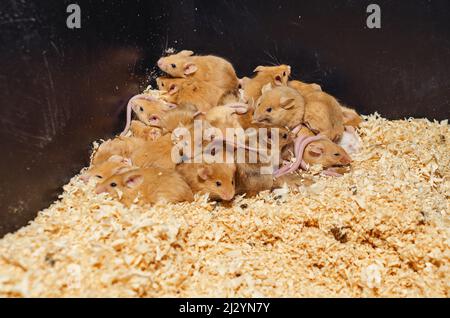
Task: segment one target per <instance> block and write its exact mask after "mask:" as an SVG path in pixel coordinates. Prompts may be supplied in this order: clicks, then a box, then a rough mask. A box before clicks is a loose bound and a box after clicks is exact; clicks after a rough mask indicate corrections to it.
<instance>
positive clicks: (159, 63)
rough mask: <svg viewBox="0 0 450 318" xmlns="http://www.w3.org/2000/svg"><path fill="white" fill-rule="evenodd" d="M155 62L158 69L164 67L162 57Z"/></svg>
mask: <svg viewBox="0 0 450 318" xmlns="http://www.w3.org/2000/svg"><path fill="white" fill-rule="evenodd" d="M157 64H158V67H159V68H160V69H163V68H164V60H163V59H162V58H160V59H159V60H158V62H157Z"/></svg>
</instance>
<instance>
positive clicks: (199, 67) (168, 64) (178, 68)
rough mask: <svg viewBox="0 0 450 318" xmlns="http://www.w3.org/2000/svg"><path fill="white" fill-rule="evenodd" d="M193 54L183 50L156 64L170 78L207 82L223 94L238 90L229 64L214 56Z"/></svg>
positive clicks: (234, 74) (235, 78) (233, 72)
mask: <svg viewBox="0 0 450 318" xmlns="http://www.w3.org/2000/svg"><path fill="white" fill-rule="evenodd" d="M193 54H194V52H192V51H188V50H183V51H181V52H179V53H176V54H172V55H169V56H166V57H162V58H160V59H159V61H158V63H157V64H158V67H159V68H160V69H161V70H162V71H164V72H166V73H167V74H169V75H170V76H172V77H192V78H195V79H197V80H201V81H205V82H208V83H210V84H212V85H214V86H216V87H219V88H221V89H223V90H224V91H225V92H231V91H234V90H236V89H237V88H238V85H239V82H238V78H237V76H236V72H235V70H234V68H233V65H231V63H230V62H228V61H227V60H225V59H223V58H221V57H218V56H214V55H205V56H194V55H193Z"/></svg>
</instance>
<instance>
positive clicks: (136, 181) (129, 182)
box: [124, 174, 144, 189]
mask: <svg viewBox="0 0 450 318" xmlns="http://www.w3.org/2000/svg"><path fill="white" fill-rule="evenodd" d="M124 181H125V185H126V186H127V187H128V188H130V189H133V188H136V187H138V186H140V185H141V184H142V183H143V182H144V176H143V175H141V174H130V175H128V176H126V177H125V180H124Z"/></svg>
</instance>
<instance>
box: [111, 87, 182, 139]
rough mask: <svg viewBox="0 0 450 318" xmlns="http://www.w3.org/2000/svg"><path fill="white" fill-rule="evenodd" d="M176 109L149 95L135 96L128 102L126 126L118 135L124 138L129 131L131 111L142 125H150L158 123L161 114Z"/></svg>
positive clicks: (174, 106)
mask: <svg viewBox="0 0 450 318" xmlns="http://www.w3.org/2000/svg"><path fill="white" fill-rule="evenodd" d="M176 107H177V105H175V104H173V103H169V102H166V101H164V100H162V99H160V98H156V97H154V96H152V95H150V94H140V95H136V96H134V97H132V98H131V99H130V100H129V101H128V105H127V118H126V125H125V128H124V130H123V131H122V133H121V134H120V135H121V136H125V135H126V134H127V133H128V130H129V129H130V125H131V111H133V112H134V113H135V114H136V117H137V118H138V119H139V120H140V121H142V122H143V123H144V124H146V125H152V124H155V123H158V121H159V119H160V117H161V115H162V114H164V113H165V112H168V111H170V110H172V109H174V108H176Z"/></svg>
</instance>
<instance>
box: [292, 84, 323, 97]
mask: <svg viewBox="0 0 450 318" xmlns="http://www.w3.org/2000/svg"><path fill="white" fill-rule="evenodd" d="M288 86H289V87H292V88H294V89H296V90H297V91H298V92H299V93H300V94H302V96H304V95H306V94H309V93H312V92H321V91H322V88H321V87H320V85H318V84H315V83H311V84H308V83H304V82H301V81H297V80H294V81H289V82H288Z"/></svg>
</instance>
